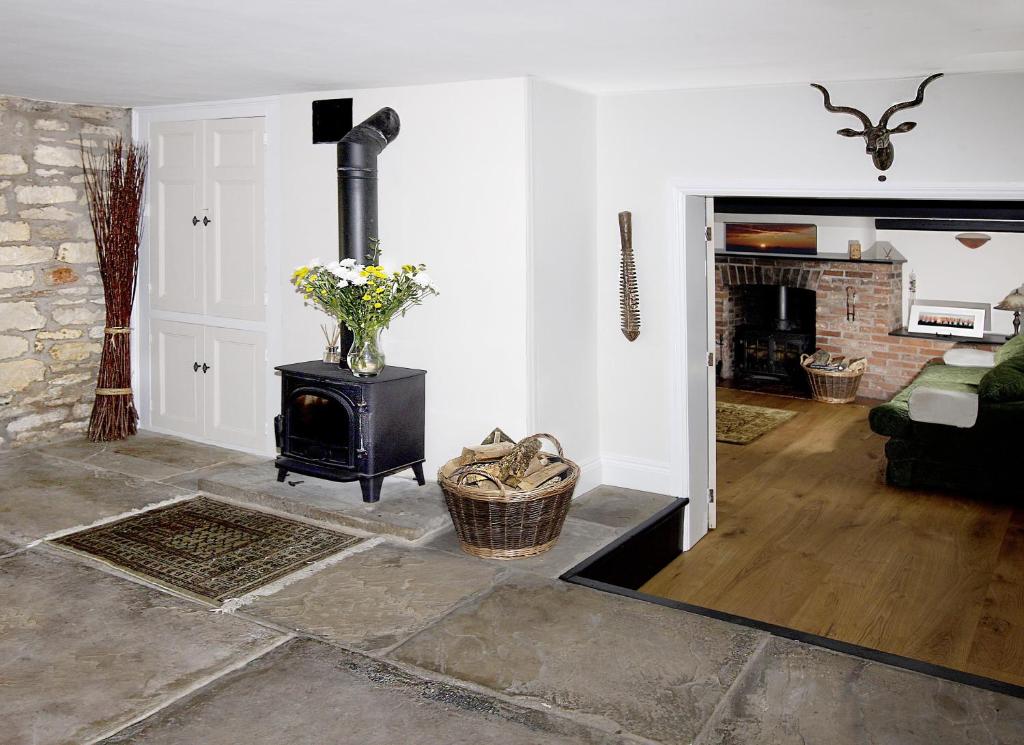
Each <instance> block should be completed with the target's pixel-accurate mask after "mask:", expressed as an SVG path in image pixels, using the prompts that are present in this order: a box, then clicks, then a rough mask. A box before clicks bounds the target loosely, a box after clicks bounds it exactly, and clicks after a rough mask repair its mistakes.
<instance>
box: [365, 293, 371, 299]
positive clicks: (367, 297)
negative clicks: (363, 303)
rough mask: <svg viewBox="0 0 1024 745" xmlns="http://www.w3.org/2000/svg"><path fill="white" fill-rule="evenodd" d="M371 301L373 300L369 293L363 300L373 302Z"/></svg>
mask: <svg viewBox="0 0 1024 745" xmlns="http://www.w3.org/2000/svg"><path fill="white" fill-rule="evenodd" d="M371 299H372V298H371V297H370V294H369V293H367V294H365V295H363V300H371Z"/></svg>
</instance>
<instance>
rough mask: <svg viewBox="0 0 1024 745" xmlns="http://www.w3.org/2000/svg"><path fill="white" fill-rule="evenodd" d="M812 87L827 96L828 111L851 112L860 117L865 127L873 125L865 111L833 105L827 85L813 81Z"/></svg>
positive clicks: (835, 112) (836, 112)
mask: <svg viewBox="0 0 1024 745" xmlns="http://www.w3.org/2000/svg"><path fill="white" fill-rule="evenodd" d="M811 87H812V88H817V89H818V90H819V91H821V95H823V96H824V97H825V108H826V109H827V110H828V111H831V112H832V113H833V114H851V115H853V116H855V117H857V118H858V119H860V123H861V124H863V125H864V129H868V128H869V127H871V119H869V118H868V115H867V114H865V113H864V112H863V111H861V110H860V109H855V108H853V107H852V106H833V105H832V98H831V97H830V96H829V95H828V90H826V88H825V86H823V85H818V84H817V83H811Z"/></svg>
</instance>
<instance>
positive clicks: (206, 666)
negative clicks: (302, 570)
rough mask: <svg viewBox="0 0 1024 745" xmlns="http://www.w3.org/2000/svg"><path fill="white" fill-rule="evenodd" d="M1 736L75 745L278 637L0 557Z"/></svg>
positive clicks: (109, 580) (68, 563) (36, 561)
mask: <svg viewBox="0 0 1024 745" xmlns="http://www.w3.org/2000/svg"><path fill="white" fill-rule="evenodd" d="M0 598H3V602H0V660H2V663H0V690H2V691H3V693H2V695H0V722H3V726H2V729H0V741H3V742H10V743H38V744H40V745H41V744H42V743H71V742H75V743H81V742H88V741H89V740H90V739H91V738H94V737H98V736H101V735H103V734H106V733H109V732H113V731H115V730H116V729H117V728H119V727H122V726H125V725H126V724H128V723H130V722H131V721H133V720H134V719H136V718H137V717H139V716H141V715H144V714H145V713H146V712H147V711H150V710H151V709H152V708H153V707H155V706H158V705H160V704H161V703H163V702H165V701H169V700H171V699H173V698H176V697H178V696H180V695H182V694H183V693H185V692H187V691H188V690H189V688H190V687H192V686H194V685H196V684H197V683H200V682H202V681H203V680H204V679H207V678H209V677H210V676H212V675H215V674H216V673H217V672H218V671H220V670H224V669H226V668H227V667H229V666H230V665H232V664H233V663H240V662H244V661H245V660H246V659H247V658H249V657H252V656H253V655H256V654H259V653H260V652H261V651H263V650H266V649H268V648H269V647H270V646H271V645H272V644H274V643H275V641H276V640H279V639H281V638H282V637H281V635H280V634H278V633H277V632H271V631H269V630H267V629H265V628H263V627H261V626H258V625H256V624H254V623H252V622H250V621H246V620H244V619H239V618H232V617H230V616H223V615H216V614H213V613H211V612H210V611H209V609H208V608H205V607H203V606H200V605H197V604H193V603H189V602H187V601H183V600H179V599H177V598H173V597H170V596H168V595H166V594H164V593H161V592H158V591H157V590H154V589H151V588H149V587H145V586H143V585H139V584H136V583H133V582H128V581H125V580H123V579H120V578H118V577H115V576H113V575H111V574H107V573H105V572H102V571H100V570H98V569H94V568H92V567H90V566H87V565H85V564H82V563H80V562H78V561H76V560H73V559H71V558H66V557H63V556H58V555H55V554H53V553H50V552H49V550H39V549H35V550H32V551H25V552H23V553H20V554H17V555H14V556H11V557H8V558H6V559H4V560H3V561H2V562H0Z"/></svg>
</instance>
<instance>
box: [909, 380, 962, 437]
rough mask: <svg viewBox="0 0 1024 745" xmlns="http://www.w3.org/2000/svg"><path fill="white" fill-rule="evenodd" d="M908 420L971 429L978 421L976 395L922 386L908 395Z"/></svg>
mask: <svg viewBox="0 0 1024 745" xmlns="http://www.w3.org/2000/svg"><path fill="white" fill-rule="evenodd" d="M909 403H910V418H911V419H912V420H913V421H915V422H925V423H928V424H945V425H947V426H950V427H973V426H974V423H975V422H977V421H978V394H977V393H968V392H967V391H951V390H947V389H945V388H929V387H928V386H925V385H922V386H918V387H917V388H915V389H914V392H913V393H911V394H910V402H909Z"/></svg>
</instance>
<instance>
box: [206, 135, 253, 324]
mask: <svg viewBox="0 0 1024 745" xmlns="http://www.w3.org/2000/svg"><path fill="white" fill-rule="evenodd" d="M205 129H206V136H205V141H206V179H205V187H204V188H205V192H206V202H207V203H206V205H205V206H206V207H207V208H208V209H209V212H207V213H204V216H208V217H209V219H210V220H211V221H212V222H211V223H210V224H209V225H208V226H207V227H206V228H205V231H204V234H205V241H206V247H205V258H206V312H207V313H208V314H209V315H213V316H220V317H224V318H239V319H244V320H249V321H260V320H263V318H264V305H263V295H264V271H265V267H264V264H265V252H264V246H263V120H262V119H217V120H212V121H209V122H206V124H205Z"/></svg>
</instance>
